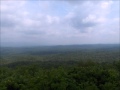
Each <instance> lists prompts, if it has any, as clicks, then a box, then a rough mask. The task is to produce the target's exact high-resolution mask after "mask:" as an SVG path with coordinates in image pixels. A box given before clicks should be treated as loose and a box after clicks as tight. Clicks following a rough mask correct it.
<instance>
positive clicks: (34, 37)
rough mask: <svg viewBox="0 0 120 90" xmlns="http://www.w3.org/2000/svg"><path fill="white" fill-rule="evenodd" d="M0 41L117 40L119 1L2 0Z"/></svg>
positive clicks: (45, 43)
mask: <svg viewBox="0 0 120 90" xmlns="http://www.w3.org/2000/svg"><path fill="white" fill-rule="evenodd" d="M0 22H1V44H2V45H6V46H7V45H8V46H15V45H20V46H21V45H23V46H24V45H59V44H60V45H65V44H92V43H119V34H120V33H119V29H120V27H119V1H107V0H102V1H90V0H88V1H80V0H76V1H73V0H65V1H64V0H62V1H59V0H58V1H15V0H13V1H12V0H10V1H1V19H0Z"/></svg>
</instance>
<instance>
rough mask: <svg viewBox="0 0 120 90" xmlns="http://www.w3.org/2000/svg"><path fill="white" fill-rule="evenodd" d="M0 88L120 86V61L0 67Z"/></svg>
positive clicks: (114, 89) (94, 89)
mask: <svg viewBox="0 0 120 90" xmlns="http://www.w3.org/2000/svg"><path fill="white" fill-rule="evenodd" d="M0 72H1V73H0V90H120V61H115V62H113V63H96V62H92V61H86V62H79V63H78V64H76V65H71V66H62V65H59V66H58V67H53V65H52V66H50V67H48V66H47V67H46V66H44V67H43V66H42V67H41V66H39V65H37V64H34V65H25V66H23V65H21V66H20V65H19V66H16V67H11V68H10V67H9V68H8V67H7V66H2V67H0Z"/></svg>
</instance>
